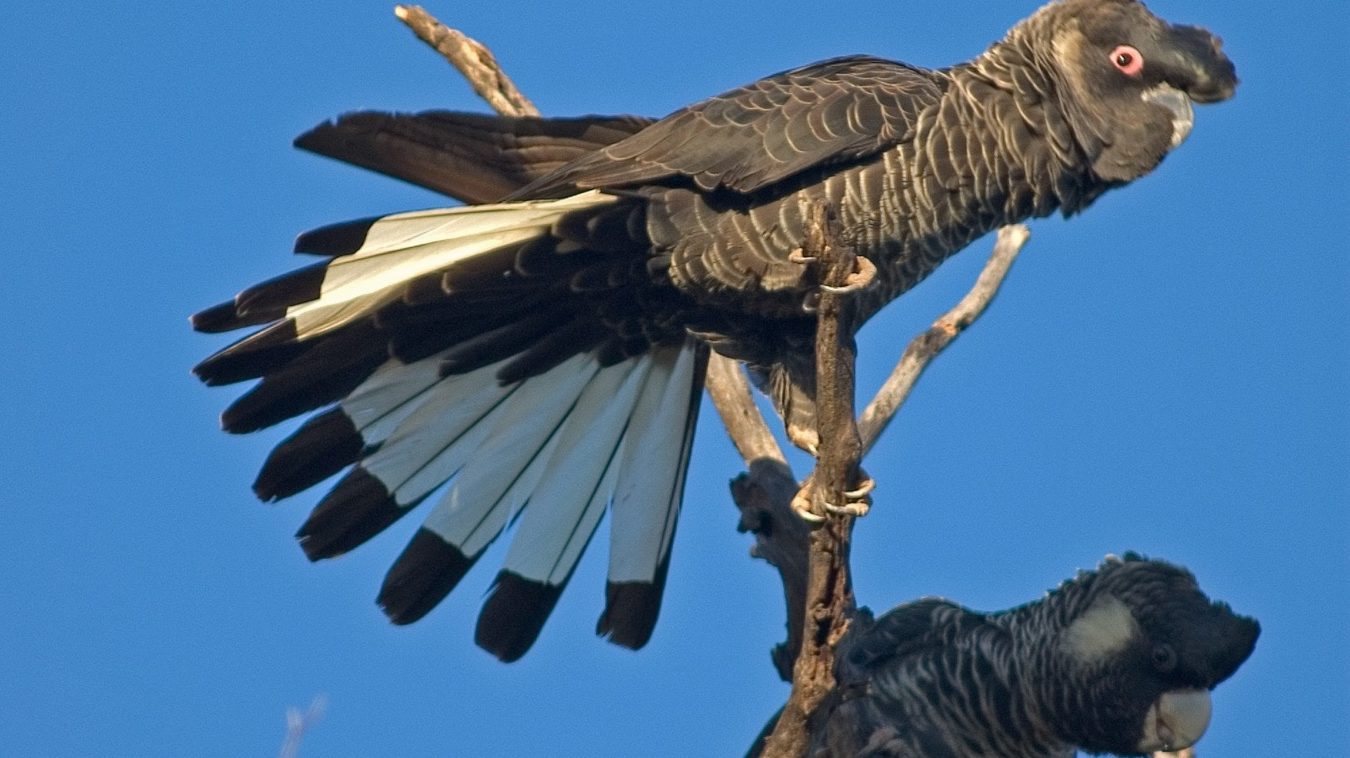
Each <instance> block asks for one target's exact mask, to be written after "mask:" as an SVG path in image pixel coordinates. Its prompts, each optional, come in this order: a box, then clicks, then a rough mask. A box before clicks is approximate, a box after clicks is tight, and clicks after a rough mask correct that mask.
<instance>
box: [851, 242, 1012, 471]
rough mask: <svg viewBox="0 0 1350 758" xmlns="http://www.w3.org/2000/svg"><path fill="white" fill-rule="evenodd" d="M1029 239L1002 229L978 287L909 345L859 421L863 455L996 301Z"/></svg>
mask: <svg viewBox="0 0 1350 758" xmlns="http://www.w3.org/2000/svg"><path fill="white" fill-rule="evenodd" d="M1030 236H1031V230H1029V229H1027V228H1026V226H1024V225H1022V224H1014V225H1011V226H1005V227H1003V228H1001V229H999V230H998V237H997V241H996V242H995V243H994V252H993V253H992V254H991V255H990V256H989V261H988V262H987V263H985V264H984V269H983V270H982V271H980V276H979V278H978V279H976V280H975V286H974V287H972V288H971V290H970V292H968V293H966V296H965V297H963V298H961V302H959V303H957V304H956V306H955V307H954V308H952V309H951V310H949V311H947V312H946V313H944V314H942V316H940V317H939V318H938V319H937V320H936V321H934V322H933V325H932V326H931V327H929V328H928V330H927V331H925V332H924V333H922V334H920V335H919V336H917V337H915V338H914V339H913V340H912V341H911V342H910V343H909V347H907V348H906V349H905V353H904V355H902V356H901V357H900V362H899V363H897V364H896V366H895V368H894V369H893V370H892V371H891V375H890V376H889V377H887V378H886V382H885V383H884V384H882V385H881V389H880V390H878V391H877V395H876V397H874V398H872V402H870V403H868V404H867V407H866V408H865V409H864V410H863V412H862V416H860V417H859V418H858V433H859V435H860V436H861V437H862V445H863V452H864V454H865V453H866V452H867V451H869V450H871V449H872V446H873V445H875V444H876V441H877V438H878V437H880V436H881V433H882V431H884V430H885V429H886V426H887V425H888V424H890V423H891V419H892V418H894V417H895V412H896V410H897V409H899V408H900V406H901V405H902V404H904V402H905V398H907V397H909V391H910V390H911V389H913V388H914V383H915V382H916V381H918V379H919V375H920V374H922V373H923V370H924V369H925V368H927V366H928V364H929V362H931V361H932V360H933V358H934V357H936V356H937V354H938V353H940V352H942V351H943V349H945V348H946V347H947V345H949V344H951V342H952V340H954V339H956V337H957V335H959V334H960V333H961V332H963V331H965V330H966V327H968V326H970V325H971V324H972V323H974V322H975V319H977V318H979V317H980V314H981V313H983V312H984V309H985V307H986V306H988V305H989V303H990V302H991V301H992V300H993V299H994V295H996V294H998V288H999V286H1000V285H1001V284H1003V279H1004V277H1006V276H1007V275H1008V270H1009V269H1010V268H1012V264H1013V261H1014V260H1016V259H1017V254H1018V253H1019V252H1021V250H1022V246H1023V245H1025V244H1026V241H1027V238H1028V237H1030Z"/></svg>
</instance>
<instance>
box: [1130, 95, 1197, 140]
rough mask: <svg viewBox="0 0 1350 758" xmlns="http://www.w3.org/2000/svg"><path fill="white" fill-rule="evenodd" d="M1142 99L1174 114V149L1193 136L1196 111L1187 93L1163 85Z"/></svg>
mask: <svg viewBox="0 0 1350 758" xmlns="http://www.w3.org/2000/svg"><path fill="white" fill-rule="evenodd" d="M1140 97H1142V98H1143V99H1144V101H1145V102H1149V103H1154V104H1156V105H1161V106H1163V107H1164V108H1166V109H1167V110H1169V111H1171V112H1172V143H1171V148H1172V149H1176V147H1177V146H1178V145H1180V144H1181V143H1182V142H1185V141H1186V138H1187V137H1188V136H1190V134H1191V127H1193V126H1195V109H1194V108H1192V107H1191V98H1190V97H1188V96H1187V95H1186V93H1185V92H1182V91H1181V90H1179V89H1177V88H1175V87H1173V86H1171V85H1170V84H1166V83H1163V84H1159V85H1158V86H1156V87H1153V88H1151V89H1148V90H1145V91H1144V94H1143V95H1141V96H1140Z"/></svg>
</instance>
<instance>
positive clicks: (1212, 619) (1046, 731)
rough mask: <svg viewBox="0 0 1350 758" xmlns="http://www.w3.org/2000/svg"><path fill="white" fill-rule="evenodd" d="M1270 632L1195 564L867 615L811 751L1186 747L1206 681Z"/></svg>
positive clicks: (1012, 753)
mask: <svg viewBox="0 0 1350 758" xmlns="http://www.w3.org/2000/svg"><path fill="white" fill-rule="evenodd" d="M1260 629H1261V628H1260V626H1259V625H1258V624H1257V623H1256V621H1255V620H1254V619H1250V618H1246V617H1243V616H1238V615H1235V614H1234V613H1233V612H1232V610H1231V609H1230V608H1229V607H1228V606H1227V605H1226V604H1224V603H1212V602H1210V600H1209V598H1208V597H1206V596H1205V595H1204V593H1202V592H1201V591H1200V588H1199V586H1198V585H1197V584H1196V581H1195V577H1194V576H1192V575H1191V574H1190V572H1188V571H1186V570H1185V569H1182V568H1179V567H1177V566H1173V565H1171V564H1168V563H1164V562H1162V561H1150V560H1145V559H1143V558H1141V557H1139V556H1137V555H1132V554H1127V555H1126V556H1125V557H1124V558H1107V559H1106V561H1105V562H1104V563H1102V565H1101V566H1099V567H1098V568H1097V570H1096V571H1085V572H1082V573H1080V574H1079V575H1078V576H1077V577H1076V578H1074V579H1071V580H1069V581H1067V582H1065V583H1064V584H1062V585H1060V587H1059V588H1058V589H1056V590H1054V591H1052V592H1051V593H1049V595H1047V596H1046V597H1045V598H1043V599H1041V600H1038V601H1036V602H1034V603H1028V604H1027V605H1023V606H1020V607H1017V608H1013V609H1012V610H1009V611H1003V612H1001V613H977V612H975V611H972V610H969V609H966V608H962V607H961V606H959V605H957V604H955V603H952V602H950V601H947V600H941V599H936V598H931V599H925V600H918V601H915V602H913V603H908V604H906V605H902V606H900V607H898V608H896V609H894V610H892V611H890V612H889V613H887V614H885V615H884V616H882V617H881V618H879V619H877V620H876V622H875V623H868V622H867V621H866V620H863V621H862V622H860V624H859V625H857V626H856V627H855V628H854V629H853V630H851V631H850V633H849V634H848V635H846V636H845V638H844V640H843V642H842V643H841V645H840V647H839V653H838V658H837V664H836V673H837V675H838V677H839V687H838V689H836V690H835V691H834V692H832V693H831V695H830V696H829V697H827V698H826V700H825V701H824V702H823V703H822V704H821V706H820V708H818V709H817V711H816V712H815V714H813V716H812V717H811V721H810V732H811V734H812V736H813V743H812V748H811V750H810V751H809V754H810V755H812V756H814V757H815V758H824V756H840V757H841V758H842V757H843V756H874V757H875V758H882V757H883V756H888V757H890V758H1072V756H1073V755H1074V751H1075V749H1078V750H1083V751H1085V752H1089V753H1093V754H1096V753H1114V754H1117V755H1139V754H1144V753H1151V752H1153V751H1159V750H1168V751H1171V750H1180V749H1182V748H1185V747H1189V746H1190V745H1192V744H1194V743H1195V741H1196V740H1198V739H1200V736H1201V735H1202V734H1204V732H1205V729H1206V728H1207V727H1208V726H1209V718H1210V696H1209V693H1210V690H1212V689H1214V687H1215V685H1217V684H1218V683H1219V682H1222V681H1223V680H1225V679H1227V678H1228V677H1230V676H1232V675H1233V672H1235V671H1237V668H1238V666H1240V665H1242V662H1243V661H1245V660H1247V656H1249V655H1251V653H1252V649H1253V647H1254V646H1255V645H1256V638H1257V635H1259V634H1260Z"/></svg>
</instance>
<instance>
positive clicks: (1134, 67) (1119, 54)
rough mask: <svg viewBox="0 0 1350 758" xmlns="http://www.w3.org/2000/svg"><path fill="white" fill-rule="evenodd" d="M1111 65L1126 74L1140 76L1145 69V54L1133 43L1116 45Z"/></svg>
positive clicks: (1112, 53)
mask: <svg viewBox="0 0 1350 758" xmlns="http://www.w3.org/2000/svg"><path fill="white" fill-rule="evenodd" d="M1111 65H1113V66H1115V67H1116V69H1117V70H1118V71H1120V73H1122V74H1124V75H1126V76H1139V74H1140V73H1142V72H1143V70H1144V56H1143V55H1141V54H1140V52H1139V50H1138V48H1135V47H1134V46H1132V45H1116V49H1114V50H1112V51H1111Z"/></svg>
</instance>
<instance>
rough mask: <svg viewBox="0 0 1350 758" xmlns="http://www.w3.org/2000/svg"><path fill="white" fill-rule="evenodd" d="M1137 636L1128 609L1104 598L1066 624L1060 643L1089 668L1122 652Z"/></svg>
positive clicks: (1110, 598)
mask: <svg viewBox="0 0 1350 758" xmlns="http://www.w3.org/2000/svg"><path fill="white" fill-rule="evenodd" d="M1138 633H1139V625H1138V624H1137V623H1136V622H1135V620H1134V616H1133V615H1131V614H1130V609H1129V608H1127V607H1126V606H1125V604H1124V603H1122V602H1120V601H1119V600H1117V599H1116V598H1115V597H1114V596H1112V595H1107V596H1106V597H1103V598H1101V599H1100V600H1097V601H1096V602H1094V603H1093V604H1092V607H1091V608H1089V609H1088V610H1087V613H1084V614H1083V615H1082V616H1080V617H1079V618H1078V620H1077V621H1075V622H1073V623H1072V624H1070V625H1069V628H1068V630H1067V631H1065V633H1064V643H1063V644H1064V646H1065V649H1066V650H1067V651H1068V652H1069V654H1070V655H1072V656H1073V657H1074V659H1076V660H1078V661H1080V662H1081V663H1084V664H1087V665H1092V664H1094V663H1097V662H1098V661H1101V660H1103V659H1105V658H1108V657H1110V656H1111V655H1114V654H1115V653H1117V652H1119V651H1121V650H1124V649H1125V647H1126V646H1128V645H1129V644H1130V642H1131V640H1133V639H1134V638H1135V636H1136V635H1137V634H1138Z"/></svg>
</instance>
